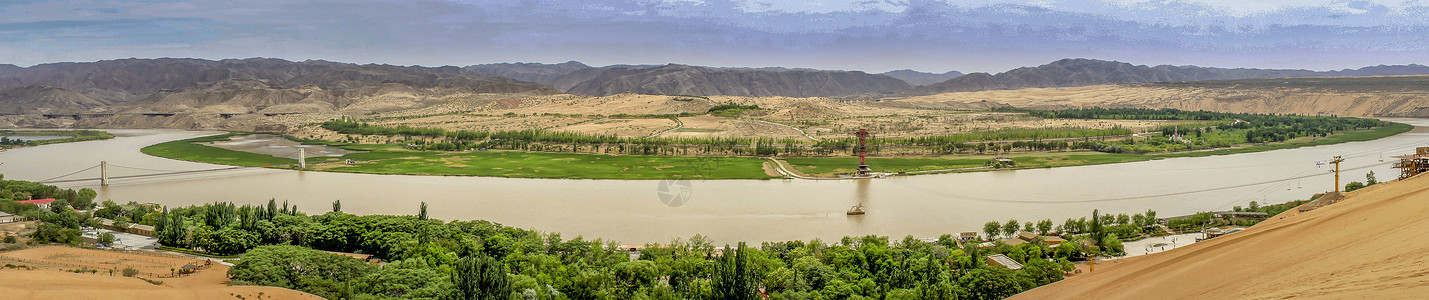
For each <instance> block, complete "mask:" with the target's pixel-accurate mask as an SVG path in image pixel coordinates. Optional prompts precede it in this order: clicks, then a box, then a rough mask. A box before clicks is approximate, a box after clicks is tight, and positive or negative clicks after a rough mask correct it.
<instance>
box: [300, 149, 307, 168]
mask: <svg viewBox="0 0 1429 300" xmlns="http://www.w3.org/2000/svg"><path fill="white" fill-rule="evenodd" d="M298 168H299V169H307V168H308V149H307V148H298Z"/></svg>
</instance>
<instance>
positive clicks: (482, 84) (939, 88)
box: [0, 58, 1429, 114]
mask: <svg viewBox="0 0 1429 300" xmlns="http://www.w3.org/2000/svg"><path fill="white" fill-rule="evenodd" d="M1425 74H1429V67H1426V66H1423V65H1413V64H1412V65H1397V66H1371V67H1364V68H1360V69H1348V70H1339V71H1310V70H1285V69H1245V68H1236V69H1229V68H1209V67H1197V66H1167V65H1162V66H1144V65H1132V64H1129V63H1124V62H1117V61H1106V60H1094V59H1063V60H1058V61H1054V62H1051V63H1048V64H1045V65H1041V66H1036V67H1023V68H1017V69H1013V70H1009V71H1006V72H1002V73H997V74H989V73H972V74H967V75H962V73H959V72H957V71H951V72H947V73H942V74H936V73H924V72H917V71H912V70H898V71H891V72H886V73H882V74H870V73H865V72H860V71H841V70H815V69H802V68H780V67H767V68H719V67H702V66H689V65H679V64H667V65H611V66H603V67H592V66H589V65H586V64H584V63H580V62H576V61H571V62H565V63H559V64H540V63H501V64H484V65H472V66H466V67H455V66H443V67H421V66H393V65H376V64H367V65H358V64H350V63H338V62H329V61H321V60H308V61H298V62H295V61H287V60H281V59H270V58H250V59H225V60H216V61H215V60H203V59H182V58H160V59H120V60H106V61H98V62H83V63H52V64H42V65H36V66H31V67H18V66H14V65H0V113H4V114H35V113H41V114H45V113H75V112H114V111H131V112H133V111H142V112H164V113H173V112H185V111H203V112H220V113H225V114H230V113H256V112H263V113H302V112H316V111H336V110H342V109H343V108H344V107H346V106H347V105H351V104H353V103H356V102H357V100H356V99H362V98H373V97H389V96H391V95H401V96H400V97H417V98H421V97H427V98H429V99H435V98H433V97H438V96H434V95H440V97H447V98H449V97H458V98H460V97H466V96H463V95H467V96H469V95H479V94H484V93H534V94H555V93H570V94H581V95H590V96H607V95H614V94H620V93H637V94H656V95H696V96H713V95H726V96H753V97H763V96H784V97H849V98H863V99H876V98H885V97H899V96H917V95H931V94H939V93H948V92H969V91H982V90H997V89H1020V88H1036V87H1073V86H1087V85H1102V84H1122V83H1146V82H1178V81H1200V80H1227V79H1250V78H1289V77H1325V76H1381V75H1425ZM393 97H396V96H393ZM400 97H399V98H400ZM419 102H420V101H419Z"/></svg>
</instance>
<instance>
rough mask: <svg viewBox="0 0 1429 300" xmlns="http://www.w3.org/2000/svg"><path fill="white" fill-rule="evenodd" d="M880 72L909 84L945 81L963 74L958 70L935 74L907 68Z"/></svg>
mask: <svg viewBox="0 0 1429 300" xmlns="http://www.w3.org/2000/svg"><path fill="white" fill-rule="evenodd" d="M880 74H883V75H888V76H893V78H898V80H902V81H903V82H907V83H908V84H909V85H912V86H920V85H929V84H934V83H939V82H943V81H947V80H948V79H953V78H958V76H963V72H958V71H948V72H947V73H942V74H937V73H927V72H918V71H914V70H908V69H904V70H896V71H888V72H883V73H880Z"/></svg>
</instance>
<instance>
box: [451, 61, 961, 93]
mask: <svg viewBox="0 0 1429 300" xmlns="http://www.w3.org/2000/svg"><path fill="white" fill-rule="evenodd" d="M463 70H465V71H468V72H474V73H480V74H487V75H497V76H505V77H510V78H515V79H519V80H526V81H532V82H537V83H541V84H545V85H549V86H551V87H554V88H556V89H558V90H561V91H565V92H567V93H572V94H583V95H592V96H606V95H612V94H619V93H624V92H633V93H646V94H661V95H701V96H712V95H727V96H787V97H816V96H824V97H827V96H849V95H882V94H890V93H894V92H897V91H901V90H903V89H907V88H908V87H907V86H911V85H909V84H907V82H906V81H905V82H903V84H899V83H897V82H892V81H889V80H888V78H883V77H881V76H876V75H877V74H867V73H864V72H859V71H836V70H818V69H810V68H784V67H702V66H689V65H680V64H668V65H663V66H658V65H611V66H604V67H591V66H588V65H586V64H584V63H581V62H577V61H569V62H565V63H559V64H541V63H497V64H483V65H474V66H467V67H465V68H463ZM676 73H679V74H680V75H676ZM925 74H927V75H925V76H942V75H940V74H931V73H925ZM957 74H958V75H961V73H957ZM919 75H920V74H913V75H910V76H915V77H916V76H919ZM948 78H951V77H948ZM893 79H898V80H902V79H900V78H897V77H894V78H893ZM943 79H946V78H943ZM859 80H864V81H867V82H865V83H860V82H859ZM686 81H688V82H686ZM939 81H941V80H939Z"/></svg>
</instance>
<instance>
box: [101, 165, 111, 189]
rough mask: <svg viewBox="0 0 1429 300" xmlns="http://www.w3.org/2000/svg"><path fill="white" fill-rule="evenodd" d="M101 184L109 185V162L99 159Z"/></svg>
mask: <svg viewBox="0 0 1429 300" xmlns="http://www.w3.org/2000/svg"><path fill="white" fill-rule="evenodd" d="M99 186H109V162H108V161H103V160H101V161H99Z"/></svg>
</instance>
